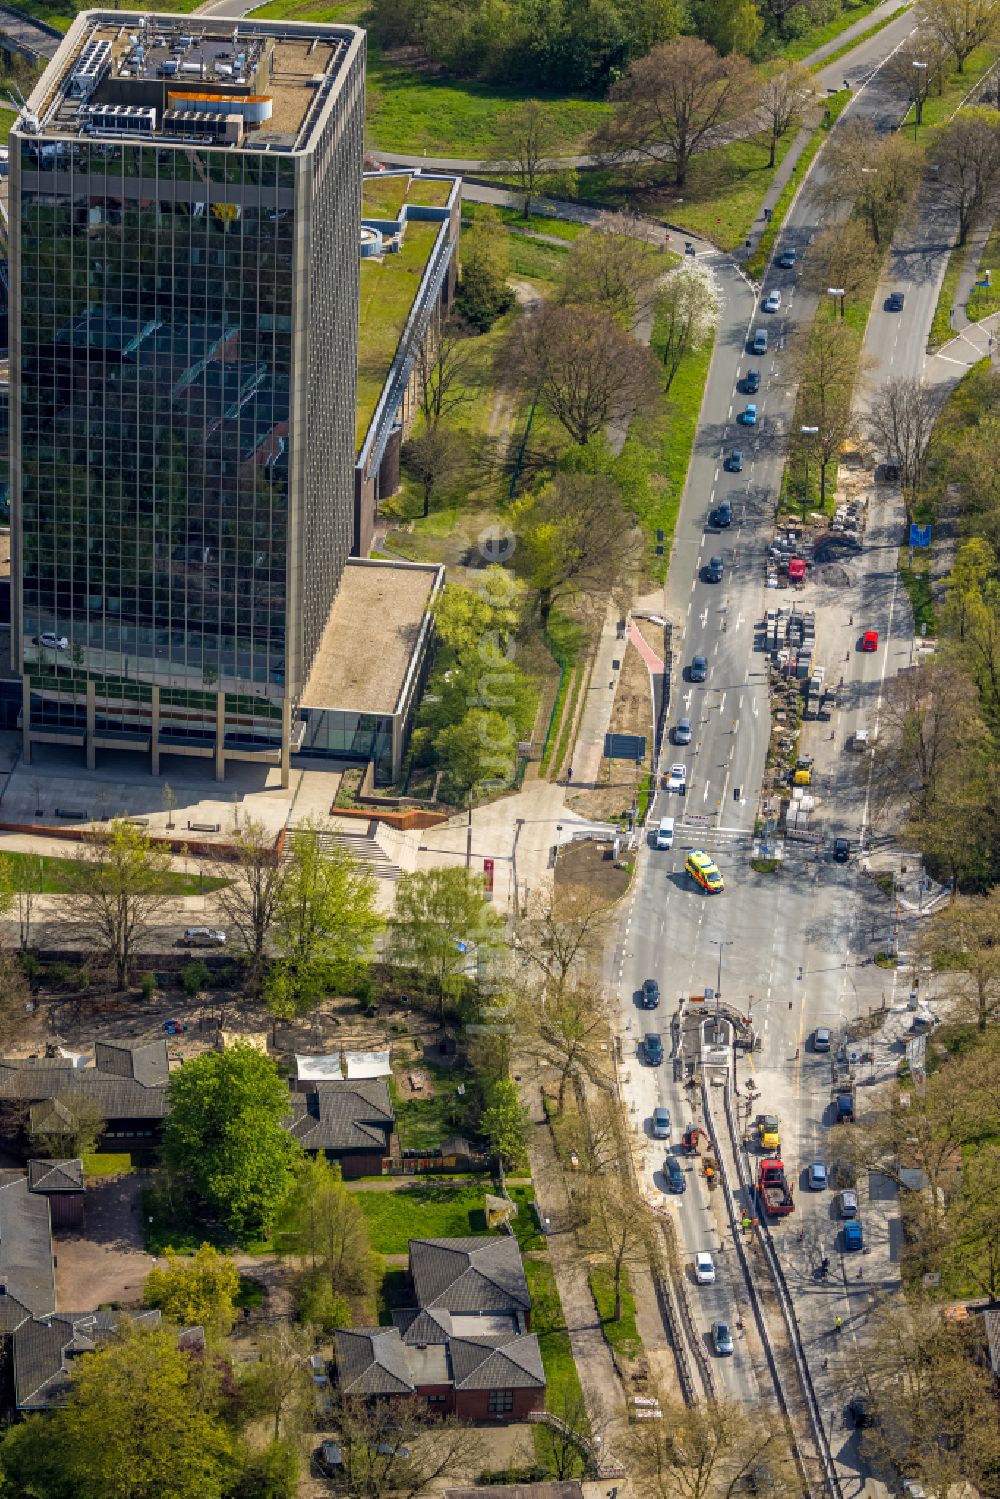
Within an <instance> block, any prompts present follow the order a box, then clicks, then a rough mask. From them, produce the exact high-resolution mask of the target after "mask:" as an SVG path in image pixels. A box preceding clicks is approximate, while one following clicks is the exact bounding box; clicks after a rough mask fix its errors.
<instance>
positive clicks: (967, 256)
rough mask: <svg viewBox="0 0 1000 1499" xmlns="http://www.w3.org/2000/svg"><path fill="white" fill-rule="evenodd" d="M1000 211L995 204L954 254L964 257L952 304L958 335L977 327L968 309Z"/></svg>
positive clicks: (953, 319)
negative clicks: (981, 261)
mask: <svg viewBox="0 0 1000 1499" xmlns="http://www.w3.org/2000/svg"><path fill="white" fill-rule="evenodd" d="M998 211H1000V203H993V204H992V205H991V206H990V208H989V209H988V210H987V212H986V213H985V214H984V215H983V217H982V218H981V219H980V221H979V223H977V224H976V225H975V226H974V227H973V229H971V230H970V232H969V238H968V239H967V240H966V242H965V244H964V245H963V246H962V249H961V252H959V251H958V250H957V249H956V250H953V251H952V254H953V255H955V254H959V253H961V255H962V269H961V271H960V273H959V277H958V285H957V286H956V288H955V300H954V301H953V302H952V304H951V312H950V322H951V326H952V327H953V328H954V329H955V331H956V332H957V333H960V332H961V331H962V330H963V329H964V328H974V327H976V326H977V325H976V324H975V323H972V322H970V321H969V315H968V312H967V310H966V309H967V308H968V305H969V298H970V296H971V295H972V290H973V287H974V286H975V284H976V280H977V278H978V275H979V261H980V258H981V256H982V253H983V250H984V248H985V246H986V241H987V240H988V239H989V237H990V234H991V233H992V230H993V225H994V223H995V222H996V216H997V212H998Z"/></svg>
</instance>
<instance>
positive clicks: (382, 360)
mask: <svg viewBox="0 0 1000 1499" xmlns="http://www.w3.org/2000/svg"><path fill="white" fill-rule="evenodd" d="M371 217H382V215H371ZM443 231H444V232H446V231H445V226H444V224H443V223H441V222H438V223H433V222H431V223H425V222H418V221H416V220H413V219H411V220H409V221H408V222H407V225H406V228H405V230H404V232H403V242H402V247H401V249H400V250H399V251H397V252H390V253H387V254H385V255H382V256H380V257H379V258H374V257H373V258H371V259H365V260H362V262H361V300H360V307H359V317H358V400H357V420H356V429H355V446H356V447H357V448H360V447H361V444H362V443H363V442H364V440H365V433H366V432H367V431H368V428H369V426H370V425H371V420H372V417H373V416H374V415H375V408H376V407H377V405H378V401H379V396H380V395H381V394H382V388H383V386H384V385H385V382H386V380H387V379H388V376H389V371H390V370H391V369H392V361H393V359H394V357H395V354H396V350H397V349H398V348H399V340H400V339H401V338H402V336H403V330H404V328H405V327H406V324H407V320H408V319H409V316H410V312H411V310H412V308H413V304H414V302H415V301H416V300H417V292H418V291H419V289H420V283H421V281H422V280H423V276H424V272H425V271H426V269H427V266H428V263H429V262H430V258H431V254H432V252H433V250H434V246H435V244H436V243H437V237H438V235H439V234H441V233H442V232H443Z"/></svg>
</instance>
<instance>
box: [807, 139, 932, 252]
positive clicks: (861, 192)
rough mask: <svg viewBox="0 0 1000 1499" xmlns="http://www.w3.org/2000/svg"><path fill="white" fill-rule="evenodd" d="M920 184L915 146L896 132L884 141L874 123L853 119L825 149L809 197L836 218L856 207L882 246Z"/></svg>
mask: <svg viewBox="0 0 1000 1499" xmlns="http://www.w3.org/2000/svg"><path fill="white" fill-rule="evenodd" d="M917 181H919V173H918V172H917V171H916V170H915V155H914V147H913V145H912V143H911V142H909V141H907V140H904V139H903V137H902V136H901V135H898V134H897V135H891V136H888V137H883V136H881V135H879V134H878V132H877V131H876V129H875V126H874V125H873V124H872V123H871V121H870V120H868V119H864V118H861V117H859V116H857V115H851V116H850V117H849V118H848V119H846V120H843V121H841V122H840V123H839V124H838V125H837V128H836V129H835V130H834V131H833V133H832V135H831V136H830V139H829V140H828V141H827V143H826V145H825V146H824V148H823V171H822V173H821V174H820V175H819V176H817V177H816V178H815V180H814V182H813V185H812V188H811V193H812V197H813V199H814V200H815V202H816V203H817V205H818V206H819V208H820V209H821V210H822V211H824V212H825V213H826V214H827V215H828V216H830V217H832V218H834V219H837V220H839V219H840V218H841V217H842V216H843V212H844V206H845V204H853V205H854V210H853V211H854V214H855V216H856V217H857V218H860V219H861V220H862V221H863V222H864V223H865V224H867V225H868V229H869V232H870V234H871V237H872V239H873V240H874V241H875V243H876V245H882V244H884V243H885V242H886V240H887V239H888V238H889V237H890V236H891V234H892V230H893V228H894V226H895V223H896V220H897V218H898V217H899V213H900V210H901V209H902V207H903V205H904V204H905V203H906V202H907V200H908V198H909V196H910V194H911V193H912V191H913V189H914V186H915V184H916V182H917Z"/></svg>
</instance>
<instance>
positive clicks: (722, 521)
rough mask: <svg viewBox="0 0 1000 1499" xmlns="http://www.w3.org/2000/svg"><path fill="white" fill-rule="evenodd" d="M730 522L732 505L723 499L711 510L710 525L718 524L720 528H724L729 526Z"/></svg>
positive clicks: (731, 521) (731, 519)
mask: <svg viewBox="0 0 1000 1499" xmlns="http://www.w3.org/2000/svg"><path fill="white" fill-rule="evenodd" d="M732 523H733V507H732V505H730V503H729V501H728V500H723V501H722V503H721V505H718V506H717V507H716V508H715V509H714V510H713V511H712V525H713V526H719V527H720V529H723V530H724V529H725V528H726V527H727V526H731V525H732Z"/></svg>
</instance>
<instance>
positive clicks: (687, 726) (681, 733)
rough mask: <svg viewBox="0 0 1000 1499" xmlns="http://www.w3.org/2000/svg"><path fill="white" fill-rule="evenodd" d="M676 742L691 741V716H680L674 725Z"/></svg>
mask: <svg viewBox="0 0 1000 1499" xmlns="http://www.w3.org/2000/svg"><path fill="white" fill-rule="evenodd" d="M674 743H675V744H690V743H691V720H690V718H679V719H678V720H677V722H676V724H675V725H674Z"/></svg>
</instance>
